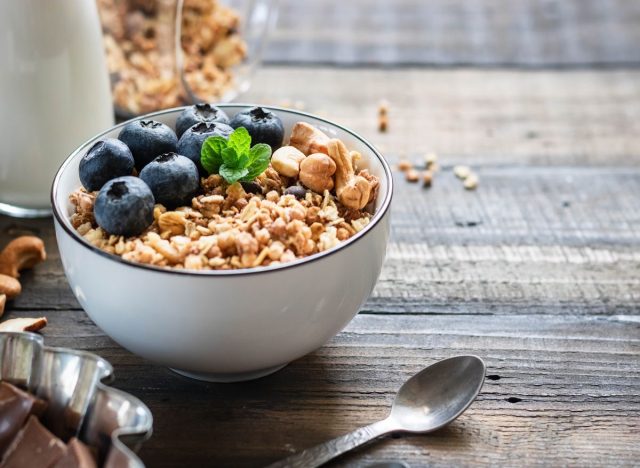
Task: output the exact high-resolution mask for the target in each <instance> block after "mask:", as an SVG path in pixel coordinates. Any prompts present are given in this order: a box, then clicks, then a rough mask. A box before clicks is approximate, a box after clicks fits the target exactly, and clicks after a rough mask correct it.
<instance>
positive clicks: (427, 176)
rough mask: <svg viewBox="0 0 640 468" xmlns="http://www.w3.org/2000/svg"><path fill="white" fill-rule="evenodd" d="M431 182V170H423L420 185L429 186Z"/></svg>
mask: <svg viewBox="0 0 640 468" xmlns="http://www.w3.org/2000/svg"><path fill="white" fill-rule="evenodd" d="M432 182H433V172H432V171H430V170H427V171H424V172H423V173H422V185H423V186H424V187H431V183H432Z"/></svg>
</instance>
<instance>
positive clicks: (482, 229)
mask: <svg viewBox="0 0 640 468" xmlns="http://www.w3.org/2000/svg"><path fill="white" fill-rule="evenodd" d="M478 173H479V175H480V184H481V185H480V188H479V189H478V190H477V191H475V192H467V191H465V190H464V189H463V188H462V184H461V183H460V181H459V180H458V179H456V178H455V177H454V176H453V174H452V172H451V170H450V168H448V167H444V168H443V170H442V171H441V172H440V173H438V174H437V175H436V178H435V181H434V185H433V187H432V188H431V189H429V190H425V189H423V188H422V187H421V186H419V185H413V184H409V183H407V182H405V181H404V179H403V178H402V176H401V175H400V174H396V181H395V182H396V184H395V190H396V193H395V199H394V201H393V204H392V216H393V222H392V233H391V242H390V245H389V249H388V254H387V260H386V262H385V265H384V268H383V271H382V275H381V278H380V280H379V282H378V284H377V286H376V288H375V290H374V293H373V295H372V297H371V298H370V299H369V301H368V302H367V303H366V304H365V306H364V310H365V311H369V312H374V313H391V312H394V313H401V312H404V313H430V314H433V313H485V314H487V313H490V314H508V315H512V314H521V313H522V314H531V313H542V314H566V313H572V314H590V313H597V314H620V313H633V312H634V311H637V304H638V302H639V301H640V276H639V275H638V271H640V228H639V227H640V208H639V207H638V205H637V204H636V203H635V201H636V200H638V199H640V169H638V168H632V167H626V168H624V167H623V168H602V167H597V168H584V167H583V168H579V167H577V168H556V167H533V168H532V167H530V168H526V169H523V168H520V167H504V166H501V167H493V166H492V167H488V166H480V167H479V168H478ZM18 224H19V225H21V226H23V228H22V230H24V231H28V230H29V229H30V227H32V228H33V230H34V231H35V232H40V233H41V234H43V235H45V243H46V246H47V250H48V253H49V261H48V262H46V263H45V264H44V265H42V266H41V267H39V268H38V270H37V274H33V273H30V272H26V273H25V279H26V282H25V294H23V295H21V296H20V297H18V298H17V299H16V300H15V301H14V302H13V303H12V304H10V305H9V307H8V309H9V310H10V309H12V308H14V309H20V310H34V309H51V308H60V309H71V308H73V309H76V308H79V305H78V303H77V301H76V300H75V298H74V297H73V295H72V293H71V291H70V289H69V287H68V286H67V284H66V280H65V278H64V273H63V271H62V267H61V264H60V259H59V254H58V251H57V249H56V246H55V239H54V237H53V231H52V229H51V226H50V221H48V220H46V221H30V222H24V221H23V222H20V223H17V222H16V221H11V220H10V219H9V218H3V217H0V243H1V242H4V241H5V240H7V239H8V238H9V237H10V233H16V232H18V231H17V228H16V226H17V225H18Z"/></svg>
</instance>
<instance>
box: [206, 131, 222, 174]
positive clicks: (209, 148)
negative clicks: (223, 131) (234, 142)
mask: <svg viewBox="0 0 640 468" xmlns="http://www.w3.org/2000/svg"><path fill="white" fill-rule="evenodd" d="M226 147H227V140H226V139H224V138H223V137H220V136H214V137H209V138H207V139H206V140H205V141H204V143H203V144H202V149H201V150H200V163H201V164H202V167H204V168H205V170H206V171H207V172H208V173H209V174H213V173H215V172H218V169H219V168H220V165H221V164H222V163H223V162H224V161H223V159H222V151H223V150H224V149H225V148H226Z"/></svg>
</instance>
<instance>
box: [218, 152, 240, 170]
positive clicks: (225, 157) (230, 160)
mask: <svg viewBox="0 0 640 468" xmlns="http://www.w3.org/2000/svg"><path fill="white" fill-rule="evenodd" d="M222 162H223V163H224V165H225V166H227V167H241V166H239V165H238V153H236V150H235V149H233V148H229V147H227V148H225V149H223V150H222ZM223 177H224V176H223Z"/></svg>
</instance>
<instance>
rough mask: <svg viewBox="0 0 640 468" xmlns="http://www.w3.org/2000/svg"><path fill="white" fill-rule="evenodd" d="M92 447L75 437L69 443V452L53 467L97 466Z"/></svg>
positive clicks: (85, 467) (86, 467) (91, 467)
mask: <svg viewBox="0 0 640 468" xmlns="http://www.w3.org/2000/svg"><path fill="white" fill-rule="evenodd" d="M96 467H97V465H96V461H95V458H94V457H93V453H92V452H91V449H90V448H89V447H88V446H87V445H85V444H83V443H82V442H80V441H79V440H78V439H76V438H75V437H74V438H73V439H71V440H70V441H69V444H68V445H67V453H66V454H65V455H64V456H63V457H62V458H61V459H60V460H58V462H57V463H56V464H55V465H54V466H53V467H52V468H96Z"/></svg>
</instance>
